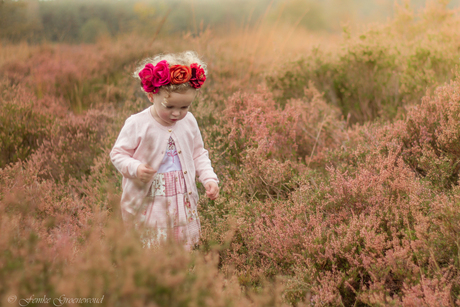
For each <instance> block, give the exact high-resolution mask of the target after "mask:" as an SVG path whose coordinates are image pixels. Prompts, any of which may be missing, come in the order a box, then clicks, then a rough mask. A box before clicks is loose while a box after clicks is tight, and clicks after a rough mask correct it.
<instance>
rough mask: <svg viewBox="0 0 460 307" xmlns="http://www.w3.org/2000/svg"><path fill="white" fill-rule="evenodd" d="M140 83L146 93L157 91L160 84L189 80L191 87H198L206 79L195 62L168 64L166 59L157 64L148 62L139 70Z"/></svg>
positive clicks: (179, 82)
mask: <svg viewBox="0 0 460 307" xmlns="http://www.w3.org/2000/svg"><path fill="white" fill-rule="evenodd" d="M139 77H140V78H141V85H142V88H143V89H144V91H146V92H148V93H154V94H156V93H158V91H159V90H160V87H161V86H164V85H168V84H182V83H186V82H189V83H190V86H191V87H193V88H196V89H198V88H200V87H201V86H202V85H203V83H204V81H205V80H206V75H205V73H204V69H203V68H201V66H200V65H198V64H197V63H193V64H192V65H190V67H189V66H185V65H172V66H169V64H168V62H167V61H166V60H163V61H160V62H158V63H157V65H155V66H153V64H151V63H148V64H146V65H145V67H144V68H143V69H142V70H141V71H140V72H139Z"/></svg>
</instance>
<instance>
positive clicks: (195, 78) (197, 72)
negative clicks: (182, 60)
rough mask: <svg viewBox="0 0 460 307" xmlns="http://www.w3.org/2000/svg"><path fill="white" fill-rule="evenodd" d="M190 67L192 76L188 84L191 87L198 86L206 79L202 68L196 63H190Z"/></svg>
mask: <svg viewBox="0 0 460 307" xmlns="http://www.w3.org/2000/svg"><path fill="white" fill-rule="evenodd" d="M190 68H191V69H192V77H191V78H190V84H191V85H192V87H193V88H200V87H201V86H202V85H203V83H204V81H206V75H205V74H204V69H203V68H201V66H200V65H198V64H197V63H193V64H192V65H190Z"/></svg>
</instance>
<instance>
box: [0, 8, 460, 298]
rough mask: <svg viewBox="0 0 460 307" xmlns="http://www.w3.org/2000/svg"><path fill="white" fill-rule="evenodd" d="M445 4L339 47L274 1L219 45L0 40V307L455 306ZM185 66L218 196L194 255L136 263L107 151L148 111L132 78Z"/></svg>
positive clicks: (456, 28) (456, 192)
mask: <svg viewBox="0 0 460 307" xmlns="http://www.w3.org/2000/svg"><path fill="white" fill-rule="evenodd" d="M290 2H293V3H296V1H290ZM297 2H298V1H297ZM448 2H449V1H428V4H427V5H426V6H425V7H424V8H422V9H417V10H416V9H414V7H412V6H410V5H396V6H395V9H394V14H393V15H392V17H391V18H389V19H387V21H381V22H379V23H374V24H366V25H364V26H354V25H349V26H347V25H344V27H343V30H341V31H334V29H326V28H323V29H319V30H318V29H312V28H311V27H310V28H309V26H308V24H307V25H305V26H303V25H302V22H303V17H304V16H303V15H302V14H300V15H298V16H297V17H296V18H298V19H295V18H294V19H293V20H294V23H291V24H288V23H285V22H283V19H282V18H281V17H278V15H277V14H276V12H277V11H276V10H274V9H273V8H274V7H275V4H276V3H278V2H275V4H273V1H272V4H273V7H272V8H270V5H271V4H270V5H268V6H266V7H263V8H266V9H265V10H264V9H261V10H260V12H259V13H258V11H257V10H255V11H254V12H255V13H254V14H259V15H257V18H256V17H254V18H253V22H249V18H248V19H246V22H243V23H240V24H237V25H232V26H231V27H229V28H227V29H225V31H224V29H222V28H218V27H211V26H208V27H207V26H206V25H203V23H199V22H196V23H194V27H192V28H193V30H192V31H183V30H181V29H179V30H180V31H179V30H177V31H175V30H174V29H173V28H172V26H171V25H170V23H164V24H163V23H162V22H164V20H163V21H161V18H158V19H157V22H156V24H154V25H153V26H155V27H153V26H152V27H153V28H155V29H158V31H156V34H155V35H154V36H153V37H152V35H151V33H150V34H149V33H147V34H146V30H145V29H141V28H136V29H137V30H136V31H134V32H130V31H131V30H129V29H128V30H126V33H121V32H120V33H119V34H118V35H106V33H108V32H107V31H110V30H111V28H110V24H109V23H107V29H106V28H104V29H105V31H106V32H101V33H102V34H101V35H99V36H97V37H91V36H90V34H91V33H93V31H92V30H91V29H93V28H91V25H92V26H93V27H96V28H98V29H100V28H101V26H100V23H97V22H102V21H101V20H99V21H94V20H93V21H92V24H90V26H87V27H88V29H89V30H82V31H80V32H79V34H78V33H77V34H78V35H77V34H75V35H76V36H75V38H72V40H73V39H79V40H83V41H86V42H83V41H80V42H76V41H72V40H71V39H70V38H71V37H72V36H71V32H70V31H69V32H67V33H68V34H67V36H65V35H64V34H62V36H59V35H57V34H56V35H57V36H53V35H54V34H52V33H51V32H50V33H51V34H50V33H48V32H46V31H45V30H46V27H45V26H43V27H42V28H40V27H36V28H34V29H38V30H37V31H39V30H40V29H41V30H40V31H42V32H34V33H36V35H39V34H40V33H42V34H40V35H42V38H43V40H40V41H38V42H37V41H36V38H37V37H38V36H35V38H34V39H32V38H30V39H28V40H20V39H19V38H18V37H20V36H19V34H15V33H16V32H15V31H16V30H17V31H20V30H21V31H26V30H27V31H32V30H29V29H28V28H27V29H26V30H24V29H21V28H17V29H13V28H11V29H9V30H8V31H10V32H9V33H10V39H9V40H7V39H6V38H5V37H6V36H5V35H6V34H5V33H6V32H4V33H3V34H5V35H3V34H2V35H0V38H1V39H2V40H1V45H0V305H1V306H18V305H19V306H26V305H27V306H31V305H34V306H35V305H37V306H49V305H51V304H53V305H54V306H66V305H70V304H68V302H65V301H63V296H64V297H66V298H103V300H102V301H101V302H100V303H91V302H84V301H83V302H79V303H78V305H82V306H168V307H169V306H212V307H217V306H235V307H236V306H238V307H240V306H254V307H259V306H267V307H268V306H299V307H300V306H408V307H409V306H411V307H422V306H432V307H439V306H449V307H451V306H460V185H459V184H460V181H459V180H460V178H459V174H460V74H459V69H460V15H459V13H458V10H456V9H454V8H452V7H451V6H447V4H448ZM19 3H20V4H21V2H19ZM24 3H26V2H24ZM139 3H141V4H142V3H143V2H139ZM14 5H16V4H14ZM41 5H43V4H41ZM47 5H48V4H47ZM50 5H51V4H50ZM143 5H145V4H143ZM6 7H7V6H6V4H4V3H3V4H2V3H0V10H2V9H4V10H6ZM18 7H19V6H18ZM12 8H15V9H16V6H11V8H10V9H11V10H13V9H12ZM135 9H136V7H135ZM137 9H138V10H140V12H146V8H145V7H141V8H140V9H139V7H137ZM286 10H287V9H286ZM11 12H12V11H11ZM165 12H166V13H165ZM139 14H140V15H139V16H140V17H139V18H147V17H148V16H147V17H146V16H144V15H142V14H141V13H139ZM168 14H169V13H168V12H167V10H166V9H165V8H163V11H161V14H160V15H159V16H160V17H161V16H165V20H166V17H167V18H171V17H170V16H169V15H168ZM194 14H195V13H194ZM196 14H198V12H197V13H196ZM0 15H1V12H0ZM142 16H144V17H142ZM168 16H169V17H168ZM279 16H281V13H280V14H279ZM334 16H336V15H334ZM177 18H178V17H177ZM312 18H313V17H312ZM158 20H160V21H158ZM296 20H297V22H296ZM211 22H212V21H209V23H211ZM0 24H1V22H0ZM86 24H87V23H86ZM317 24H319V21H318V23H317ZM144 25H145V24H144ZM26 26H31V25H30V24H24V27H26ZM163 26H164V28H163ZM31 27H32V26H31ZM104 27H105V26H104ZM4 29H5V30H4V31H7V30H6V28H4ZM0 31H2V30H0ZM18 33H19V32H18ZM37 33H38V34H37ZM47 33H48V34H47ZM104 33H105V34H104ZM21 35H22V34H21ZM85 35H86V36H85ZM88 35H89V36H88ZM53 37H55V38H56V37H57V38H56V40H54V41H53ZM67 39H69V40H68V41H67ZM184 50H195V51H196V52H197V53H198V54H200V55H201V56H202V57H203V59H204V61H205V62H207V64H208V70H209V75H208V79H207V81H206V86H203V88H202V89H201V92H200V95H199V97H198V99H197V100H196V101H195V102H194V103H193V106H192V109H191V112H192V113H193V114H194V116H195V117H196V118H197V120H198V123H199V125H200V127H201V133H202V136H203V139H204V142H205V146H206V148H207V149H208V150H209V154H210V158H211V161H212V163H213V166H214V169H215V171H216V173H217V175H218V176H219V179H220V181H221V192H220V196H219V198H218V199H217V200H209V199H208V198H206V197H204V195H205V193H204V191H205V190H204V188H203V186H201V184H199V191H200V194H201V196H202V197H201V199H200V202H199V215H200V219H201V226H202V237H201V242H200V245H199V247H197V248H196V249H194V250H193V251H192V252H186V251H184V250H183V249H182V247H180V246H177V245H176V244H174V242H167V243H165V244H164V246H162V247H161V248H159V249H144V248H142V244H141V242H139V240H138V239H137V234H136V233H135V232H134V231H132V230H127V229H125V227H124V225H123V221H122V219H121V211H120V205H119V202H120V197H121V192H122V191H121V178H122V177H121V174H120V173H118V171H117V170H116V169H115V167H114V166H113V165H112V163H111V161H110V157H109V153H110V151H111V149H112V147H113V145H114V143H115V140H116V138H117V137H118V133H119V131H120V129H121V127H122V126H123V124H124V121H125V119H126V118H127V117H129V116H130V115H131V114H134V113H137V112H139V111H141V110H143V109H145V108H146V107H148V106H149V104H150V102H149V101H148V99H147V98H146V96H145V95H144V93H143V92H142V91H141V88H140V87H139V84H138V81H136V80H135V79H134V78H133V77H132V73H133V71H134V69H135V67H136V66H137V64H138V61H139V60H141V59H142V58H144V57H147V56H152V55H155V54H158V53H168V52H179V51H184ZM40 298H41V299H42V301H40V300H39V299H40ZM44 298H51V301H48V302H46V300H44V301H43V299H44ZM56 298H60V299H59V300H58V301H56V300H55V299H56Z"/></svg>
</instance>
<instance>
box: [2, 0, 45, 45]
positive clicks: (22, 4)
mask: <svg viewBox="0 0 460 307" xmlns="http://www.w3.org/2000/svg"><path fill="white" fill-rule="evenodd" d="M42 28H43V27H42V24H41V19H40V17H39V13H38V2H37V1H0V40H3V41H11V42H19V41H23V40H28V41H33V40H37V39H38V36H39V34H40V32H41V30H42Z"/></svg>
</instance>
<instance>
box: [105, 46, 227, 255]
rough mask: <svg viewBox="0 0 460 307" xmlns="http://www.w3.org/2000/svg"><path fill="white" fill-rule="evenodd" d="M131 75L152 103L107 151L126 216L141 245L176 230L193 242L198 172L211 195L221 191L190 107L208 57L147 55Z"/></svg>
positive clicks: (152, 243)
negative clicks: (117, 173)
mask: <svg viewBox="0 0 460 307" xmlns="http://www.w3.org/2000/svg"><path fill="white" fill-rule="evenodd" d="M134 76H135V77H137V78H139V79H140V81H141V86H142V89H143V90H144V91H145V93H146V94H147V96H148V99H149V100H150V101H151V102H152V104H153V105H152V106H151V107H149V108H147V109H145V110H144V111H142V112H140V113H137V114H134V115H132V116H130V117H129V118H128V119H127V120H126V122H125V124H124V126H123V128H122V129H121V131H120V135H119V136H118V139H117V141H116V143H115V145H114V147H113V149H112V151H111V153H110V158H111V160H112V163H113V164H114V165H115V167H116V168H117V169H118V170H119V171H120V172H121V173H122V174H123V182H122V187H123V195H122V197H121V210H122V217H123V220H124V221H125V222H130V221H133V222H134V226H135V228H136V229H138V230H139V229H140V228H142V229H141V240H142V242H143V245H144V247H148V248H149V247H151V246H156V245H158V243H159V242H160V241H161V239H166V237H167V236H169V235H172V236H173V238H174V239H175V240H176V241H179V242H182V243H183V244H184V247H185V248H186V249H190V248H191V247H193V245H195V244H196V243H197V242H198V240H199V235H200V220H199V218H198V213H197V203H198V192H197V188H196V184H195V176H196V175H197V176H198V178H199V180H200V181H201V183H203V185H204V186H205V188H206V195H207V196H208V197H209V198H211V199H216V198H217V196H218V195H219V187H218V185H217V184H218V182H219V181H218V179H217V176H216V174H215V173H214V171H213V168H212V166H211V161H210V160H209V158H208V151H207V150H206V149H205V148H204V147H203V140H202V138H201V134H200V130H199V128H198V124H197V121H196V119H195V117H194V116H193V115H192V113H190V112H188V109H189V107H190V105H191V104H192V101H193V100H194V99H195V97H196V95H197V91H198V90H199V89H200V87H201V86H202V85H203V83H204V82H205V80H206V64H204V63H203V62H202V61H201V60H200V59H199V58H198V56H197V55H196V54H195V53H194V52H191V51H187V52H184V53H180V54H167V55H158V56H155V57H154V58H148V59H146V60H144V61H143V62H142V65H141V66H140V67H139V68H138V69H137V70H136V72H135V73H134Z"/></svg>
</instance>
